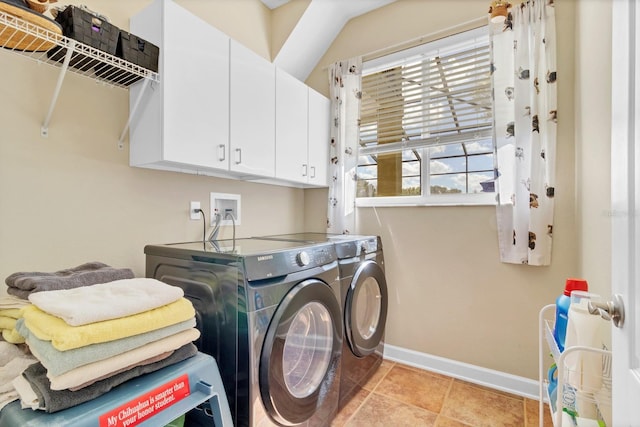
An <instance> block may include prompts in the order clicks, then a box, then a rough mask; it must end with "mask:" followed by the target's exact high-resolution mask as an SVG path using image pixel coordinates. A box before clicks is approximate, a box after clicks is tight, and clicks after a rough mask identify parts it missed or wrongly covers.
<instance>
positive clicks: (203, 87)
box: [161, 1, 229, 170]
mask: <svg viewBox="0 0 640 427" xmlns="http://www.w3.org/2000/svg"><path fill="white" fill-rule="evenodd" d="M164 4H165V11H164V37H163V41H164V46H163V54H164V69H163V74H162V75H161V84H162V85H163V90H164V100H163V102H164V104H163V108H164V114H163V118H164V137H163V142H164V147H163V148H164V151H163V158H164V160H166V161H170V162H178V163H182V164H187V165H192V166H196V167H202V168H214V169H223V170H226V169H228V155H229V153H228V148H229V147H228V145H229V109H228V106H229V89H228V88H229V37H227V36H226V35H224V34H223V33H221V32H220V31H218V30H217V29H216V28H214V27H212V26H211V25H209V24H208V23H206V22H205V21H203V20H201V19H200V18H198V17H196V16H195V15H193V14H191V13H190V12H188V11H187V10H185V9H183V8H182V7H180V6H178V5H176V4H174V3H173V2H169V1H167V2H165V3H164Z"/></svg>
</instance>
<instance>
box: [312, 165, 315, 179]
mask: <svg viewBox="0 0 640 427" xmlns="http://www.w3.org/2000/svg"><path fill="white" fill-rule="evenodd" d="M315 177H316V167H315V166H311V178H315Z"/></svg>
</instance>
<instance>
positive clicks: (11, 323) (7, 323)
mask: <svg viewBox="0 0 640 427" xmlns="http://www.w3.org/2000/svg"><path fill="white" fill-rule="evenodd" d="M16 322H17V320H16V319H14V318H11V317H5V316H0V329H15V327H16Z"/></svg>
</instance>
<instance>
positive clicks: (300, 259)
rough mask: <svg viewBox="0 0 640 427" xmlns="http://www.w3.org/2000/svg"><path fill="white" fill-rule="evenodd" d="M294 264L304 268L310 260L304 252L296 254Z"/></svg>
mask: <svg viewBox="0 0 640 427" xmlns="http://www.w3.org/2000/svg"><path fill="white" fill-rule="evenodd" d="M296 262H297V263H298V265H299V266H300V267H306V266H307V265H309V263H310V262H311V258H310V257H309V254H308V253H307V252H306V251H302V252H298V255H296Z"/></svg>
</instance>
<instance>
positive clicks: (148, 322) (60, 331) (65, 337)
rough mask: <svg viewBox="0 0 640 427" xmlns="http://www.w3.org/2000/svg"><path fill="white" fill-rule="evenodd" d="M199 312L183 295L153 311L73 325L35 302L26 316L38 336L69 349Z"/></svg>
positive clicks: (146, 328)
mask: <svg viewBox="0 0 640 427" xmlns="http://www.w3.org/2000/svg"><path fill="white" fill-rule="evenodd" d="M79 303H80V304H81V303H82V302H81V301H80V302H79ZM195 314H196V312H195V310H194V308H193V305H192V304H191V302H190V301H189V300H188V299H186V298H180V299H179V300H178V301H176V302H173V303H171V304H167V305H165V306H162V307H158V308H154V309H153V310H148V311H144V312H142V313H138V314H134V315H132V316H126V317H120V318H117V319H111V320H104V321H102V322H95V323H89V324H87V325H82V326H69V325H68V324H67V323H66V322H65V321H64V320H62V319H60V318H59V317H55V316H52V315H50V314H47V313H45V312H44V311H42V310H40V309H39V308H37V307H36V306H34V305H31V306H29V307H27V308H25V309H24V313H23V317H24V320H25V326H26V327H27V328H29V330H30V331H31V332H33V334H34V335H35V336H36V337H38V338H40V339H41V340H45V341H51V345H53V347H54V348H56V349H57V350H60V351H65V350H71V349H74V348H80V347H84V346H87V345H91V344H97V343H102V342H108V341H113V340H117V339H120V338H126V337H130V336H133V335H138V334H142V333H145V332H149V331H153V330H155V329H159V328H164V327H165V326H169V325H173V324H176V323H179V322H182V321H185V320H189V319H191V318H192V317H193V316H195Z"/></svg>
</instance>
